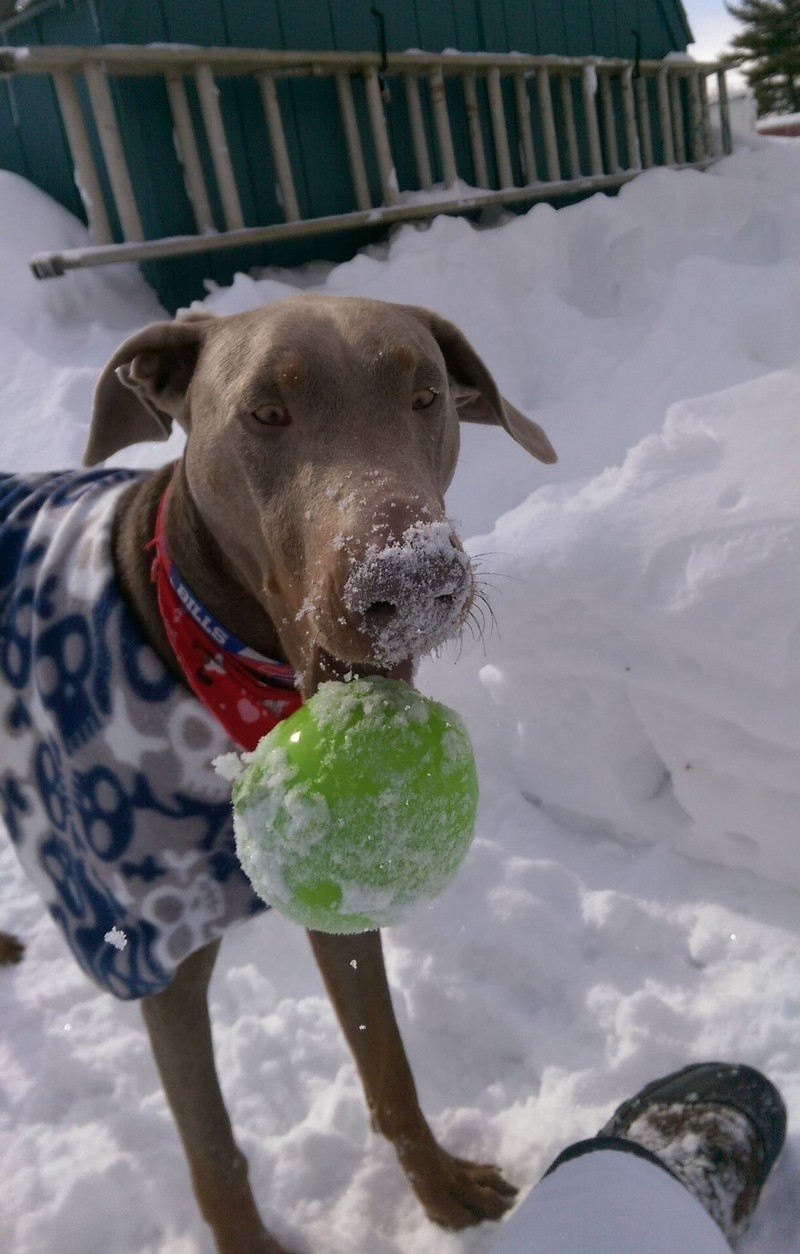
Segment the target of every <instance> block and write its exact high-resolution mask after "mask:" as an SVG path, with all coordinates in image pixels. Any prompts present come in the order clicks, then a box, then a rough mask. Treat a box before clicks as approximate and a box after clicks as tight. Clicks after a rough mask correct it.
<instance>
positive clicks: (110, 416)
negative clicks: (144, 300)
mask: <svg viewBox="0 0 800 1254" xmlns="http://www.w3.org/2000/svg"><path fill="white" fill-rule="evenodd" d="M212 321H215V319H214V316H213V315H212V314H206V313H192V314H187V315H186V316H184V317H183V318H179V319H176V320H175V321H174V322H154V323H152V324H151V325H150V326H148V327H144V328H143V330H141V331H137V333H136V334H135V335H132V336H131V337H130V339H128V340H126V341H125V343H124V344H122V345H120V347H119V348H118V349H117V351H116V353H115V354H114V356H113V357H112V358H111V361H110V362H109V363H108V365H107V366H106V367H105V369H104V370H103V373H102V374H101V375H100V378H99V379H98V381H97V387H96V388H95V392H94V406H93V409H92V423H91V427H90V428H89V440H88V443H87V445H86V451H85V453H84V455H83V462H84V465H85V466H95V465H97V463H98V462H101V461H104V460H105V458H106V457H110V456H111V454H112V453H116V452H118V451H119V450H120V449H122V448H126V447H127V446H128V445H129V444H137V443H138V442H139V441H140V440H166V439H168V438H169V435H170V432H171V430H172V423H173V420H174V419H178V420H179V421H180V420H181V418H182V414H183V408H184V401H185V398H186V390H187V388H188V386H189V383H190V382H191V378H192V375H193V373H194V368H195V365H196V364H197V358H198V355H199V353H200V348H201V345H202V341H203V337H204V335H205V333H206V331H207V330H208V327H209V324H210V323H211V322H212Z"/></svg>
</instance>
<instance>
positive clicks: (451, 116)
mask: <svg viewBox="0 0 800 1254" xmlns="http://www.w3.org/2000/svg"><path fill="white" fill-rule="evenodd" d="M0 73H2V74H4V75H8V76H11V77H13V76H17V75H30V74H38V75H49V76H50V78H51V80H52V83H53V86H54V89H55V93H56V97H57V100H58V105H59V109H60V112H61V117H62V120H63V124H64V129H65V132H66V136H67V139H68V142H69V146H70V150H71V154H72V160H73V163H74V167H75V177H76V182H77V184H78V186H79V188H80V190H81V194H82V196H83V199H84V204H85V207H86V212H87V215H88V219H89V227H90V230H91V234H92V238H93V241H94V242H93V244H92V245H91V246H89V247H86V248H81V249H72V250H67V251H62V252H43V253H41V254H39V255H37V256H36V257H35V258H33V259H32V263H31V264H32V266H33V269H34V272H35V273H36V274H37V276H38V277H40V278H45V277H49V276H51V275H58V274H63V273H64V271H66V270H68V269H73V268H76V267H83V266H94V265H100V264H104V263H107V262H116V261H143V260H148V259H154V258H163V257H174V256H180V255H185V254H189V253H198V252H208V251H212V250H216V249H222V248H230V247H239V246H242V245H250V244H263V243H273V242H275V241H279V240H286V239H292V238H297V237H299V236H305V235H319V234H324V233H327V232H333V231H343V230H352V229H353V228H359V227H365V226H376V225H388V224H390V223H393V222H398V221H408V220H413V219H421V218H429V217H433V216H435V215H437V214H441V213H448V214H458V213H464V212H467V211H470V210H477V209H481V208H483V207H485V206H489V205H509V204H513V203H516V202H531V203H532V202H534V201H537V200H542V199H555V198H559V197H564V196H572V195H576V194H580V193H585V192H589V191H594V190H600V189H606V188H614V187H619V186H620V185H621V184H623V183H625V182H627V181H628V180H630V179H632V178H634V177H635V176H636V175H637V174H638V173H640V172H641V170H643V169H645V168H647V167H648V166H652V165H653V164H661V165H668V166H676V167H683V166H693V167H696V168H701V169H702V168H704V167H705V166H707V165H708V164H709V163H710V162H711V161H713V160H714V159H716V158H717V157H718V156H720V155H722V154H723V153H727V152H730V150H731V134H730V124H729V120H728V108H727V92H726V83H725V70H724V68H723V67H721V66H719V65H716V64H698V63H694V62H691V61H689V60H682V59H678V58H676V59H667V60H664V61H639V62H631V61H627V60H608V59H607V60H603V59H599V58H594V57H557V56H547V57H542V56H524V55H519V54H489V53H475V54H472V53H469V54H467V53H453V54H442V55H434V54H430V53H423V52H407V53H395V54H391V55H389V56H388V57H386V58H381V56H379V55H378V54H374V53H366V52H365V53H344V52H274V51H269V50H252V49H243V48H200V47H186V46H183V45H161V46H146V47H138V46H127V45H107V46H101V47H66V46H65V47H30V48H17V49H6V50H2V51H0ZM131 77H139V78H142V77H147V78H158V79H160V80H162V82H163V85H164V90H165V92H166V97H167V99H168V102H169V113H170V115H171V120H172V126H173V128H174V137H175V144H176V149H177V160H178V161H179V162H180V167H182V173H183V182H184V186H185V189H186V194H187V197H188V200H189V203H190V205H191V211H192V215H193V217H194V223H195V229H196V233H194V234H182V235H176V236H169V237H162V238H154V239H147V238H146V237H145V231H144V228H143V225H142V219H141V215H140V209H139V206H138V205H137V198H136V189H135V186H134V184H135V179H134V178H133V177H132V174H131V169H130V164H129V159H130V154H129V153H126V147H125V143H124V142H123V133H122V130H121V128H120V124H119V117H118V113H117V108H118V106H117V104H115V99H114V88H115V84H116V82H117V80H120V79H124V78H131ZM232 78H236V79H242V78H248V79H251V80H255V82H256V83H257V84H258V88H259V94H260V100H261V110H260V113H261V116H260V117H258V118H252V119H251V118H248V125H252V126H256V127H259V128H261V130H260V134H261V137H262V138H263V142H264V144H266V145H268V149H269V152H270V154H271V161H272V165H273V168H274V171H275V178H276V183H277V189H278V192H277V200H278V203H279V204H280V206H281V211H282V215H283V221H281V222H278V221H272V222H253V221H250V222H248V221H247V220H246V217H245V213H244V211H243V209H242V198H241V196H240V184H239V179H241V177H242V171H241V170H237V169H236V168H235V163H234V161H233V160H232V158H231V152H230V148H229V142H228V140H229V136H228V133H227V132H226V124H225V121H224V118H223V111H222V109H221V107H220V100H219V84H220V81H221V80H223V79H232ZM711 78H713V79H715V80H716V87H717V92H716V96H717V104H716V109H717V111H718V117H719V124H718V126H716V127H712V123H711V114H710V109H709V92H708V81H709V79H711ZM309 79H311V80H316V81H319V80H321V79H324V80H327V81H328V82H329V83H330V84H331V86H332V88H333V91H332V94H331V102H332V103H333V104H334V109H335V111H336V112H338V124H339V125H340V127H341V136H342V140H343V146H344V149H345V150H346V153H347V161H348V165H349V179H350V184H351V202H352V207H351V208H349V209H348V210H347V211H346V212H342V213H336V214H332V215H328V216H313V215H304V214H303V213H302V212H301V207H300V204H301V196H300V194H299V193H298V183H297V179H298V171H297V169H296V164H297V157H296V156H295V158H294V159H293V158H292V156H291V155H290V151H291V149H290V144H289V143H288V142H287V131H286V111H287V101H286V92H287V86H286V84H287V83H292V82H297V81H298V80H309ZM190 85H191V86H192V90H191V97H190V94H189V91H188V90H187V88H188V87H189V86H190ZM334 92H335V95H334V94H333V93H334ZM356 92H357V94H356ZM390 101H391V104H390V103H389V102H390ZM398 110H399V111H400V112H401V113H402V117H400V116H399V113H398ZM256 112H258V110H257V111H256ZM387 115H389V117H390V118H395V119H398V121H399V124H400V128H401V130H402V132H403V134H404V135H405V136H406V137H410V144H411V151H412V154H413V160H412V161H411V163H410V168H411V169H412V170H413V175H412V176H411V177H410V178H409V177H407V179H406V181H407V183H409V184H414V183H415V184H416V186H411V185H409V186H405V187H401V186H399V183H398V176H397V172H396V171H397V162H396V160H395V151H394V150H393V142H392V139H391V138H390V132H391V128H390V125H389V124H388V121H387ZM395 129H396V127H395ZM454 133H456V134H457V139H458V142H456V141H455V140H454ZM396 144H397V141H396V140H395V147H396ZM405 165H406V168H407V169H408V168H409V162H408V161H406V162H405ZM368 166H369V170H370V171H372V176H371V177H370V174H369V173H368ZM375 171H377V177H376V176H375V173H374V172H375ZM104 188H105V191H104ZM109 198H110V201H111V204H110V205H109V204H108V203H107V200H108V199H109ZM212 206H217V208H216V210H215V209H214V208H213V207H212ZM110 210H111V212H110ZM112 214H113V217H115V218H116V220H117V221H118V222H119V224H120V228H121V230H120V233H121V234H122V237H123V239H122V241H121V242H115V240H114V233H113V231H112V225H111V222H112ZM218 218H221V221H218V220H217V219H218Z"/></svg>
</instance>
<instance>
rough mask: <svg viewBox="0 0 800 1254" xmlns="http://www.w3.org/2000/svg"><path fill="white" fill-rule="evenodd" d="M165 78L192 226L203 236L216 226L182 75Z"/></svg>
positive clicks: (171, 75) (170, 75)
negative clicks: (192, 216) (193, 224)
mask: <svg viewBox="0 0 800 1254" xmlns="http://www.w3.org/2000/svg"><path fill="white" fill-rule="evenodd" d="M165 77H166V82H167V96H168V98H169V106H170V109H171V111H172V120H173V122H174V123H175V139H176V143H177V149H178V159H179V161H180V163H181V165H182V166H183V176H184V182H185V184H186V194H187V196H188V197H189V204H190V205H191V206H192V213H193V214H194V220H195V225H196V227H197V229H198V231H199V232H200V234H201V235H202V234H205V233H206V232H207V231H214V230H216V225H215V223H214V215H213V213H212V212H211V204H210V202H209V199H208V191H207V189H206V181H205V179H204V178H203V167H202V164H201V162H200V154H199V152H198V150H197V140H196V139H195V134H194V126H193V125H192V115H191V113H190V111H189V101H188V100H187V98H186V87H185V85H184V81H183V75H182V74H167V75H166V76H165Z"/></svg>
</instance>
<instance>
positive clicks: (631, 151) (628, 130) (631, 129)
mask: <svg viewBox="0 0 800 1254" xmlns="http://www.w3.org/2000/svg"><path fill="white" fill-rule="evenodd" d="M621 87H622V116H623V121H624V124H625V146H626V148H627V150H628V169H629V170H641V168H642V154H641V151H640V149H639V132H638V131H637V129H636V105H635V103H634V99H633V66H632V65H627V66H625V68H624V69H623V71H622V83H621Z"/></svg>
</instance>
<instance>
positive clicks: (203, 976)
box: [141, 941, 287, 1254]
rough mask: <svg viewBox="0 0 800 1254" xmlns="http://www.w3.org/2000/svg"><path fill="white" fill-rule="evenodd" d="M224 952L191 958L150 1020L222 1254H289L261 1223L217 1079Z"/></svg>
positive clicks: (146, 1006) (147, 1015)
mask: <svg viewBox="0 0 800 1254" xmlns="http://www.w3.org/2000/svg"><path fill="white" fill-rule="evenodd" d="M218 949H219V941H214V942H212V944H210V945H206V947H205V948H204V949H199V950H197V952H196V953H193V954H192V955H191V956H190V957H189V958H187V959H185V961H184V962H183V963H182V964H181V966H180V967H179V968H178V971H177V974H176V976H175V979H174V980H173V982H172V984H171V985H170V986H169V988H167V989H165V990H164V992H163V993H156V994H155V995H154V996H152V997H145V998H143V1000H142V1003H141V1005H142V1015H143V1017H144V1021H145V1024H146V1026H147V1031H148V1033H149V1036H150V1043H151V1045H152V1048H153V1054H154V1056H155V1060H156V1065H157V1066H158V1070H159V1073H160V1075H161V1082H162V1084H163V1085H164V1091H165V1093H166V1095H167V1101H168V1102H169V1105H170V1108H171V1109H172V1113H173V1115H174V1117H175V1123H176V1124H177V1126H178V1132H179V1133H180V1137H181V1140H182V1141H183V1147H184V1150H185V1152H186V1157H187V1159H188V1162H189V1169H190V1171H191V1175H192V1184H193V1186H194V1191H195V1195H196V1197H197V1201H198V1203H199V1205H200V1210H201V1211H202V1214H203V1218H204V1219H205V1221H206V1223H207V1224H208V1225H209V1226H210V1228H211V1230H212V1232H213V1233H214V1238H215V1241H216V1244H217V1249H218V1250H219V1252H220V1254H287V1251H286V1250H285V1249H284V1247H283V1246H282V1245H280V1244H279V1243H278V1242H277V1241H276V1240H275V1239H274V1237H272V1236H271V1235H270V1233H269V1232H268V1231H267V1229H266V1228H265V1227H264V1225H263V1223H262V1222H261V1217H260V1215H259V1213H258V1210H257V1208H256V1204H255V1201H254V1199H253V1194H252V1192H251V1190H250V1184H249V1181H248V1178H247V1160H246V1158H245V1156H244V1154H243V1153H242V1151H241V1150H240V1149H239V1147H238V1146H237V1144H236V1142H235V1141H234V1138H233V1130H232V1128H231V1121H230V1119H229V1117H228V1112H227V1110H226V1109H225V1103H224V1101H223V1097H222V1093H221V1091H220V1087H219V1080H218V1079H217V1071H216V1067H215V1065H214V1047H213V1043H212V1038H211V1023H210V1021H209V1016H208V1003H207V999H206V995H207V990H208V982H209V980H210V978H211V972H212V970H213V967H214V960H215V959H216V956H217V950H218Z"/></svg>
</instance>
